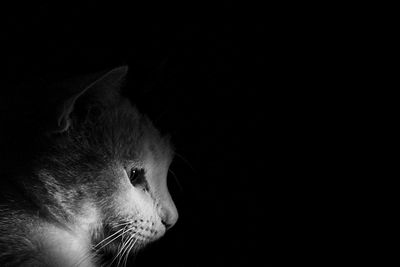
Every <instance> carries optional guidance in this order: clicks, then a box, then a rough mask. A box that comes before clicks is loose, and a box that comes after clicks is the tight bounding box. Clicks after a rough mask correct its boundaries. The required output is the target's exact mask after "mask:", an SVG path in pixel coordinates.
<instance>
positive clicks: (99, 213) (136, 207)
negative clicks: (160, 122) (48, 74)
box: [41, 67, 178, 247]
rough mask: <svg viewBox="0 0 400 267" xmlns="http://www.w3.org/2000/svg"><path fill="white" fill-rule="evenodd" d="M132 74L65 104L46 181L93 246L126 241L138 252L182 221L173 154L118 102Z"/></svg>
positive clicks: (103, 80)
mask: <svg viewBox="0 0 400 267" xmlns="http://www.w3.org/2000/svg"><path fill="white" fill-rule="evenodd" d="M127 70H128V69H127V67H119V68H116V69H113V70H111V71H109V72H107V73H105V74H103V75H101V76H100V78H96V79H95V80H93V81H92V82H90V83H89V85H87V86H85V87H84V88H83V89H82V90H80V91H79V92H78V93H75V94H74V95H72V96H71V97H69V98H68V99H67V100H66V101H64V103H63V104H62V105H61V108H60V109H59V110H58V114H59V115H58V120H57V123H58V127H57V129H55V130H53V132H52V134H51V135H50V140H51V148H50V149H49V150H48V152H47V153H46V156H45V157H44V158H43V160H42V163H41V166H43V168H42V169H41V177H42V180H43V181H44V183H45V187H46V188H47V191H48V192H50V193H51V194H52V195H53V197H54V198H55V199H57V201H58V202H59V203H61V204H60V205H61V206H62V207H63V208H64V209H65V210H66V213H69V214H73V216H72V217H76V218H78V219H76V224H77V225H78V227H79V224H80V223H81V224H82V225H86V226H85V227H87V228H88V230H90V231H92V232H93V239H94V241H93V242H95V243H98V241H101V240H102V239H106V238H109V239H107V240H109V241H111V240H112V238H114V237H118V236H120V238H116V239H115V240H117V241H118V240H120V239H121V238H124V240H125V241H126V240H129V242H130V244H131V245H132V247H140V246H142V245H145V244H146V243H148V242H150V241H153V240H156V239H158V238H159V237H161V236H162V235H163V234H164V233H165V231H166V230H167V229H168V228H170V227H172V226H173V225H174V224H175V223H176V221H177V219H178V213H177V209H176V207H175V205H174V202H173V200H172V198H171V196H170V194H169V192H168V188H167V174H168V168H169V165H170V163H171V161H172V158H173V149H172V146H171V144H170V142H169V139H168V138H166V137H163V136H161V134H160V133H159V131H158V130H157V129H155V127H154V126H153V124H152V123H151V121H150V120H149V119H148V118H147V117H146V116H144V115H142V114H140V113H139V111H138V110H137V109H136V108H135V107H134V106H133V105H131V103H130V101H129V100H128V99H126V98H124V97H122V96H121V95H120V93H119V89H120V87H121V84H122V82H123V80H124V78H125V76H126V74H127ZM110 236H112V238H110ZM105 243H106V242H104V243H103V244H105ZM111 243H112V242H111Z"/></svg>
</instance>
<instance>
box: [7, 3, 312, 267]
mask: <svg viewBox="0 0 400 267" xmlns="http://www.w3.org/2000/svg"><path fill="white" fill-rule="evenodd" d="M232 5H233V4H232V3H230V2H224V3H223V4H222V2H221V4H220V6H218V8H222V9H221V10H223V11H224V12H225V13H229V12H231V11H232V9H231V7H232ZM168 7H169V9H165V14H170V15H171V17H170V18H169V19H165V20H163V21H162V22H153V21H152V18H149V17H147V18H145V19H144V18H139V15H141V13H142V12H144V11H151V10H152V6H151V4H149V5H148V6H145V5H142V6H139V5H137V4H135V5H131V6H130V5H127V4H125V5H122V4H121V5H117V4H115V5H112V6H110V5H109V4H100V3H97V2H95V1H91V2H84V3H83V2H82V3H80V5H79V6H67V5H60V4H57V5H56V4H39V3H35V4H31V5H30V6H26V5H24V6H18V7H15V6H14V7H10V8H9V9H7V8H5V9H4V11H6V12H5V13H6V15H5V18H6V23H5V24H4V25H3V26H4V28H3V31H2V38H3V41H2V44H3V45H5V48H2V52H1V54H2V62H3V66H5V67H6V70H5V72H3V75H4V78H3V81H4V83H3V84H4V86H3V90H2V93H3V96H2V97H3V100H4V99H7V96H8V95H11V94H12V93H11V92H10V90H12V89H10V88H12V87H13V84H14V83H16V82H20V81H21V80H22V81H23V80H30V79H32V77H33V78H36V79H37V78H39V80H41V79H42V80H46V79H50V80H51V79H52V77H57V76H58V75H59V74H60V73H68V75H71V76H73V75H75V74H76V75H79V74H85V73H93V72H96V71H103V70H107V69H111V68H113V67H116V66H120V65H125V64H126V65H128V66H129V67H130V70H129V77H128V83H127V85H128V86H127V88H126V90H125V91H124V92H125V94H126V95H128V96H129V97H130V98H131V100H132V101H133V102H134V103H136V104H137V105H138V106H139V108H140V109H141V110H142V111H143V112H146V113H147V114H149V115H150V117H151V118H152V119H153V120H154V121H155V123H156V125H157V127H159V128H160V129H161V130H162V132H166V133H170V134H171V136H172V142H173V143H174V145H175V147H176V150H177V153H179V155H180V156H177V157H176V158H175V160H174V162H173V164H172V166H171V170H172V171H173V172H174V173H175V175H176V176H177V179H178V180H179V183H180V186H181V189H180V187H179V186H178V185H177V183H176V182H174V178H173V177H172V176H169V181H168V183H169V187H170V191H171V194H172V196H173V198H174V200H175V202H176V205H177V208H178V210H179V213H180V218H179V221H178V223H177V224H176V225H175V226H174V227H173V228H172V229H171V230H170V232H169V233H167V235H166V236H165V237H164V238H163V239H162V240H160V241H159V242H157V243H155V244H154V245H152V246H150V247H149V248H148V249H146V250H144V251H143V252H142V253H141V254H140V255H139V256H138V258H137V261H136V263H137V266H160V264H162V265H163V266H208V265H212V266H213V265H218V266H251V265H252V263H254V262H255V261H256V259H260V258H261V259H262V263H261V264H262V265H271V266H274V265H279V263H282V262H285V261H288V260H296V259H297V257H305V256H304V255H301V256H300V255H299V254H300V253H298V252H296V251H298V250H299V246H300V247H301V246H303V245H304V244H302V243H301V241H300V240H301V238H300V237H297V236H295V235H298V232H299V231H298V230H299V229H297V228H299V227H300V226H299V225H301V223H294V222H295V221H297V222H298V221H299V220H301V216H304V213H302V212H298V209H296V210H297V211H296V212H293V211H294V209H295V208H293V206H296V204H291V205H287V204H288V202H289V198H288V197H287V196H288V195H290V194H289V193H287V192H288V191H291V192H294V191H296V190H295V188H296V182H295V183H294V184H293V180H292V178H293V177H291V174H292V172H293V169H294V168H297V167H298V166H293V165H291V166H290V167H288V166H287V165H286V164H285V160H286V158H287V157H294V156H296V155H294V154H292V152H290V153H289V147H290V143H291V142H293V140H292V138H291V137H292V136H291V129H288V128H291V127H287V125H288V124H290V123H291V122H290V121H287V120H286V119H285V120H282V118H283V117H284V116H285V114H286V112H287V110H286V108H285V107H286V104H284V105H281V103H285V101H292V99H293V98H295V97H296V95H293V94H289V93H288V91H287V88H285V84H286V83H287V82H288V80H291V79H295V78H293V77H285V76H284V75H282V73H281V69H282V68H283V67H286V65H287V64H288V63H287V53H289V52H288V51H285V43H284V42H281V38H280V37H281V34H278V32H279V29H280V28H279V27H280V26H279V23H280V22H274V23H270V24H268V25H266V24H262V23H255V22H250V21H249V20H248V19H247V18H244V17H241V16H234V17H235V18H230V19H223V22H221V21H216V20H212V21H211V20H209V19H207V17H206V16H205V15H204V18H203V21H198V22H196V23H188V22H183V21H186V20H178V21H181V22H179V23H174V22H171V21H172V19H173V18H174V16H173V15H172V13H169V12H170V10H175V9H176V8H178V7H179V8H182V6H180V5H178V4H176V5H174V6H168ZM161 8H163V7H161ZM183 8H187V9H188V10H196V9H198V8H199V9H200V11H202V10H203V9H205V8H204V7H198V6H197V5H195V4H192V5H190V4H185V5H184V6H183ZM210 8H211V7H210ZM212 8H214V6H213V7H212ZM215 8H216V7H215ZM254 9H257V7H254ZM238 10H240V8H238ZM267 61H268V68H267V67H266V62H267ZM61 76H62V75H61ZM49 77H50V78H49ZM36 93H37V94H39V95H40V88H37V92H33V94H36ZM30 94H32V92H30ZM286 94H287V96H286V98H285V101H282V98H281V97H280V96H282V95H286ZM278 95H279V97H278ZM18 99H19V100H18V101H21V102H22V103H24V102H26V103H28V102H29V101H31V99H29V98H26V97H23V96H21V97H20V98H18ZM4 101H6V100H4ZM283 129H284V130H283ZM293 129H294V127H293ZM287 130H289V131H287ZM297 130H299V128H297ZM300 130H301V128H300ZM290 151H291V150H290ZM288 154H289V155H288ZM291 200H293V199H291ZM290 207H292V208H290ZM290 209H292V210H290ZM300 210H302V209H301V208H300ZM300 213H301V214H300ZM288 214H290V215H288ZM300 232H301V231H300ZM294 233H296V234H294ZM307 253H309V252H306V255H308V254H307Z"/></svg>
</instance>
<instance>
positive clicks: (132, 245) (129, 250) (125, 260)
mask: <svg viewBox="0 0 400 267" xmlns="http://www.w3.org/2000/svg"><path fill="white" fill-rule="evenodd" d="M137 240H138V239H137V238H136V239H135V241H134V242H133V244H131V245H130V246H129V249H128V250H127V253H126V254H125V259H124V266H125V267H126V263H127V261H128V257H129V253H130V252H131V250H132V248H133V247H134V246H135V244H136V242H137Z"/></svg>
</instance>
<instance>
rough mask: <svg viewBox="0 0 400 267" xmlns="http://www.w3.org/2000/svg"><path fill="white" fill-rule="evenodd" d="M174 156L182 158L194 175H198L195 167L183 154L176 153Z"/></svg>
mask: <svg viewBox="0 0 400 267" xmlns="http://www.w3.org/2000/svg"><path fill="white" fill-rule="evenodd" d="M174 155H176V156H177V157H178V158H180V159H181V160H182V161H183V162H184V163H185V164H186V165H187V166H189V168H190V169H191V170H192V171H193V172H194V173H196V174H197V173H198V172H197V170H196V169H195V168H194V167H193V165H192V164H191V163H190V162H189V161H188V160H187V159H186V158H185V157H184V156H182V155H181V154H179V153H178V152H176V151H174Z"/></svg>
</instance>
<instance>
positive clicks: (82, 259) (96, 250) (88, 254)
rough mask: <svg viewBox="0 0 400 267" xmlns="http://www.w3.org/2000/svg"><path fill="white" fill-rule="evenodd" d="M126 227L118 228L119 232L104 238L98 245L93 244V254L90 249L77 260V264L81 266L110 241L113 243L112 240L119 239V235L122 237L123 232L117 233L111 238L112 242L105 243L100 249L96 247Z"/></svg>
mask: <svg viewBox="0 0 400 267" xmlns="http://www.w3.org/2000/svg"><path fill="white" fill-rule="evenodd" d="M124 229H125V228H122V229H120V230H118V231H117V232H115V233H113V234H112V235H110V236H108V237H107V238H105V239H103V240H102V241H100V242H99V243H97V245H95V246H93V247H92V249H93V250H94V252H93V255H92V251H88V252H87V253H85V254H84V255H83V256H82V257H81V259H80V260H78V261H77V263H76V265H75V266H79V265H80V264H81V263H82V262H83V261H84V260H86V259H88V258H89V257H94V256H95V255H96V254H97V253H98V252H99V251H100V250H101V249H103V248H104V247H105V246H107V245H108V244H109V243H111V242H112V241H114V240H115V239H117V238H118V237H120V236H121V235H123V234H124V233H122V234H119V235H117V237H115V238H114V239H113V240H111V241H110V242H108V243H107V244H105V245H104V246H102V247H101V248H99V249H96V247H97V246H99V245H100V244H102V243H104V242H106V241H107V240H109V239H110V238H112V237H113V236H115V235H116V234H118V233H119V232H121V231H122V230H124Z"/></svg>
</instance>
